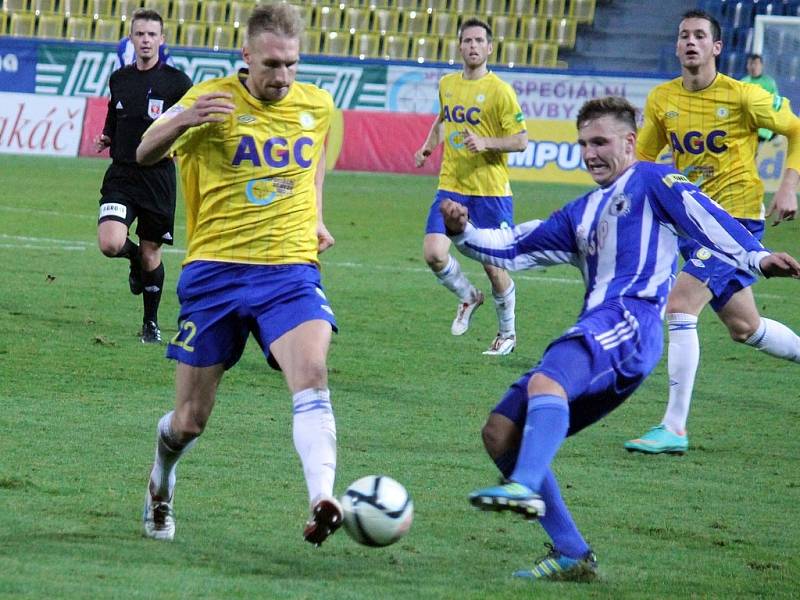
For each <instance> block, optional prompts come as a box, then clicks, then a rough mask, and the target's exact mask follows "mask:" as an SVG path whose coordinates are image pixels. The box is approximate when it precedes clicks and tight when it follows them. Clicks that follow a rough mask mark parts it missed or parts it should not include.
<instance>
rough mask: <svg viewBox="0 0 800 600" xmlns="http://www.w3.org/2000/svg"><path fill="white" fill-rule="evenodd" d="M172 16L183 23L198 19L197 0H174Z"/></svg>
mask: <svg viewBox="0 0 800 600" xmlns="http://www.w3.org/2000/svg"><path fill="white" fill-rule="evenodd" d="M119 1H120V0H117V2H119ZM170 18H171V19H173V20H175V21H177V22H178V23H181V24H183V23H194V22H195V21H197V0H173V2H172V16H171V17H170Z"/></svg>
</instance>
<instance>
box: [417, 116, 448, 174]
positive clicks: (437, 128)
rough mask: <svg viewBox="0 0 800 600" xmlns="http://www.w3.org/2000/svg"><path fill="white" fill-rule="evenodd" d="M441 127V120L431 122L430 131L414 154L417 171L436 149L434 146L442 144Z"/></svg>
mask: <svg viewBox="0 0 800 600" xmlns="http://www.w3.org/2000/svg"><path fill="white" fill-rule="evenodd" d="M443 127H444V125H443V124H442V120H441V118H437V119H436V120H435V121H434V122H433V125H432V126H431V130H430V131H429V132H428V137H426V138H425V142H424V143H423V144H422V146H421V147H420V149H419V150H417V151H416V152H415V153H414V164H415V165H416V166H417V168H418V169H419V168H420V167H422V166H424V165H425V160H426V159H427V158H428V157H429V156H430V155H431V153H432V152H433V151H434V150H435V149H436V146H438V145H439V144H440V143H441V142H442V137H443V131H442V129H443Z"/></svg>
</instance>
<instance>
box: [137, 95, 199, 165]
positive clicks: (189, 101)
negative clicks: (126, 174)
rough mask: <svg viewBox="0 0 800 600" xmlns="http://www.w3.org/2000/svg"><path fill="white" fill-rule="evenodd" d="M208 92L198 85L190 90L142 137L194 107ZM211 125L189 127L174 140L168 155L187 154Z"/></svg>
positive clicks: (154, 122)
mask: <svg viewBox="0 0 800 600" xmlns="http://www.w3.org/2000/svg"><path fill="white" fill-rule="evenodd" d="M208 92H209V90H208V89H206V88H204V87H201V86H199V85H196V86H194V87H192V88H190V89H189V91H188V92H186V93H185V94H184V95H183V97H182V98H181V99H180V100H178V101H177V102H176V103H175V104H173V105H172V106H171V107H170V108H169V110H166V111H165V112H164V114H163V115H161V116H160V117H159V118H158V119H156V120H155V121H153V124H152V125H150V127H149V128H148V129H147V131H145V133H144V135H145V136H146V135H147V134H148V132H150V131H153V130H154V129H155V128H156V127H161V126H162V125H164V124H165V123H167V122H168V121H169V120H170V119H172V118H174V117H175V116H176V115H179V114H180V113H182V112H183V111H185V110H188V109H189V108H191V107H192V106H194V103H195V102H197V99H198V98H199V97H200V96H202V95H203V94H207V93H208ZM211 125H213V123H203V124H202V125H198V126H196V127H190V128H189V129H187V130H186V131H184V132H183V133H182V134H181V136H180V137H179V138H178V139H177V140H175V142H173V144H172V147H171V149H170V153H175V154H182V153H186V152H189V151H190V150H191V149H192V148H194V147H195V146H196V144H197V143H198V142H199V140H200V139H202V137H203V135H205V133H206V131H207V129H208V128H209V126H211ZM142 137H144V136H142Z"/></svg>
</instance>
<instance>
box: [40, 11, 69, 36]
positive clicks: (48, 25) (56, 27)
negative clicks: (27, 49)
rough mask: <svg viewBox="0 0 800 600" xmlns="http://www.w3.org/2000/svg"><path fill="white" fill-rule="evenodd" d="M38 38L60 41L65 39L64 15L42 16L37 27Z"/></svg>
mask: <svg viewBox="0 0 800 600" xmlns="http://www.w3.org/2000/svg"><path fill="white" fill-rule="evenodd" d="M36 37H39V38H53V39H60V38H63V37H64V17H63V15H42V16H41V17H39V24H38V26H37V27H36Z"/></svg>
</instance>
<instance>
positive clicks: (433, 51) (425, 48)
mask: <svg viewBox="0 0 800 600" xmlns="http://www.w3.org/2000/svg"><path fill="white" fill-rule="evenodd" d="M411 59H412V60H415V61H417V62H418V63H426V62H431V61H436V60H439V39H438V38H435V37H428V36H426V35H419V36H417V37H415V38H414V39H413V41H412V43H411Z"/></svg>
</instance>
